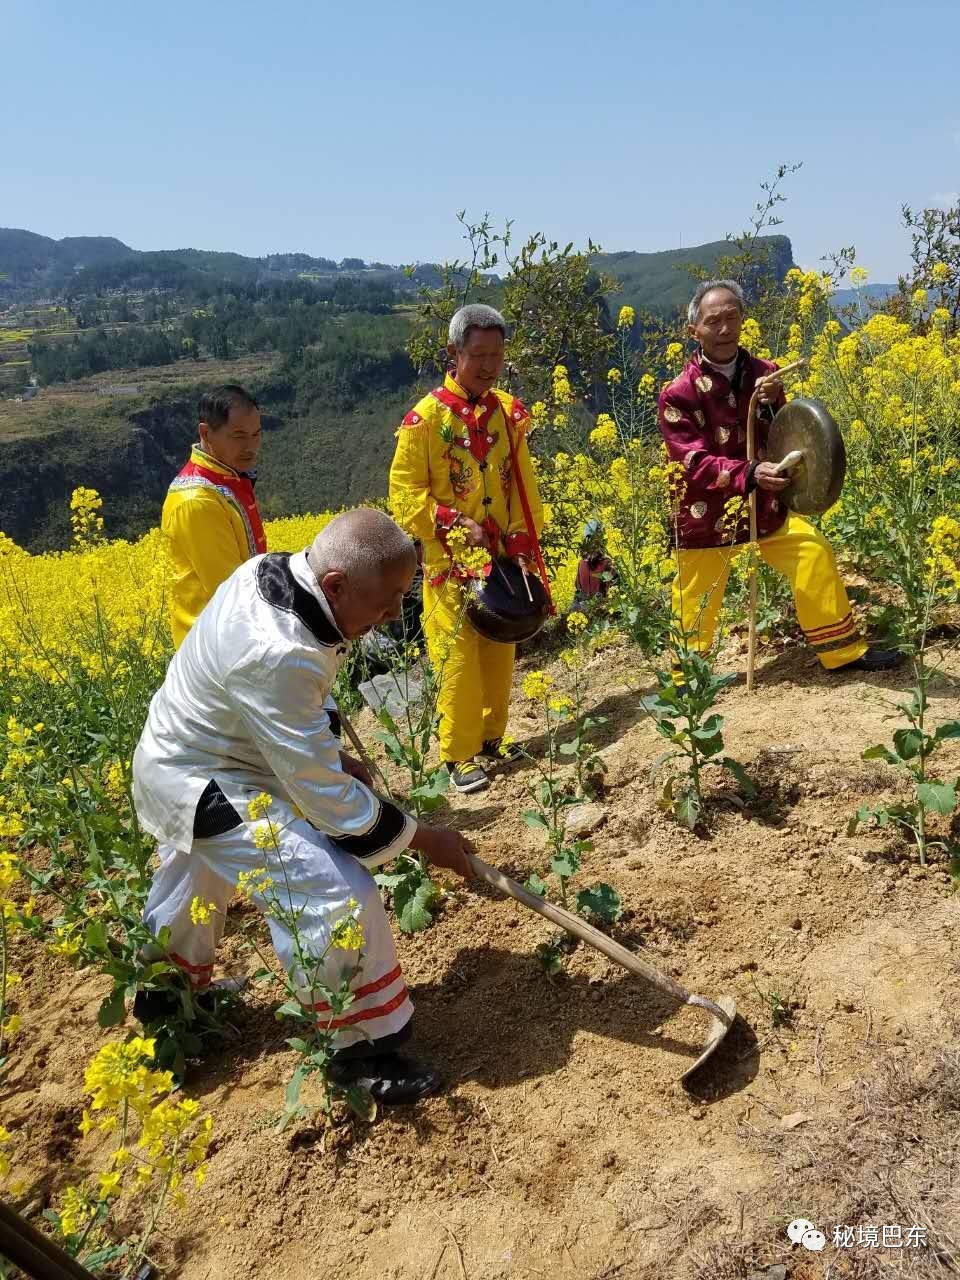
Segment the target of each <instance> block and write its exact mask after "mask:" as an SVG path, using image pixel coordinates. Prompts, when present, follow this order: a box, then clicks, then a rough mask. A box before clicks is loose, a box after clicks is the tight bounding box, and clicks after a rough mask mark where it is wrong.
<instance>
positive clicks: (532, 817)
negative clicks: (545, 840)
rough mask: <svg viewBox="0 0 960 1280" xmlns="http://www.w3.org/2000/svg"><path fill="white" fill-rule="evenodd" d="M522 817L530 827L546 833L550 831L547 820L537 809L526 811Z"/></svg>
mask: <svg viewBox="0 0 960 1280" xmlns="http://www.w3.org/2000/svg"><path fill="white" fill-rule="evenodd" d="M521 817H522V818H523V821H524V822H525V823H526V824H527V826H528V827H540V828H542V829H543V830H544V831H546V830H548V829H549V824H548V823H547V820H546V818H545V817H544V816H543V814H542V813H540V812H539V811H538V810H536V809H526V810H524V812H523V813H522V814H521Z"/></svg>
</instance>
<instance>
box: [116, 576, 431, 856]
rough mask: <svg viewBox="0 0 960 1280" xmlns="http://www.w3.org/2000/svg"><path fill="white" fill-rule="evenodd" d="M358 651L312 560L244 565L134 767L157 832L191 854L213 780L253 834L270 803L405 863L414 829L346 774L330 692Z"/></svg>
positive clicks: (188, 653) (360, 850)
mask: <svg viewBox="0 0 960 1280" xmlns="http://www.w3.org/2000/svg"><path fill="white" fill-rule="evenodd" d="M346 650H347V642H346V640H345V639H344V637H343V636H342V635H341V633H340V631H339V630H338V628H337V626H336V624H335V622H334V620H333V614H332V612H331V610H330V606H329V605H328V603H327V601H326V599H325V597H324V595H323V592H322V591H321V590H320V588H319V586H318V584H317V581H316V579H315V578H314V576H313V573H312V571H311V569H310V567H309V565H308V564H307V556H306V552H305V551H300V552H297V553H296V554H295V555H287V554H283V553H275V552H273V553H268V554H266V555H261V556H255V557H254V558H253V559H252V560H247V561H246V562H245V563H244V564H242V565H241V566H240V567H239V568H238V569H237V570H236V571H235V572H234V573H233V574H231V576H230V577H229V578H228V579H227V580H226V581H225V582H224V583H222V584H221V585H220V586H219V587H218V588H217V591H216V593H215V595H214V597H213V599H212V600H211V601H210V603H209V604H208V605H207V606H206V608H205V609H204V610H203V612H202V613H201V614H200V617H199V618H198V619H197V621H196V622H195V623H194V625H193V627H192V628H191V630H190V632H189V634H188V635H187V637H186V639H185V640H184V642H183V644H182V645H181V646H180V648H179V649H178V650H177V652H176V654H175V655H174V657H173V660H172V662H171V663H170V666H169V668H168V669H167V676H166V679H165V680H164V682H163V685H162V686H161V687H160V689H159V690H158V691H157V693H156V694H155V695H154V697H153V700H152V702H151V703H150V710H149V713H148V715H147V723H146V725H145V726H144V730H143V733H142V735H141V737H140V742H139V743H138V745H137V749H136V752H135V753H134V757H133V789H134V799H135V802H136V807H137V814H138V816H139V818H140V823H141V825H142V826H143V828H144V830H146V831H148V832H149V833H150V834H151V835H153V836H155V837H156V838H157V839H158V840H161V841H165V842H167V843H169V844H172V845H173V846H174V847H175V848H178V849H184V850H188V849H189V848H190V846H191V844H192V842H193V820H194V813H195V811H196V808H197V802H198V800H199V799H200V795H201V793H202V792H203V790H204V788H205V787H206V786H207V784H208V783H209V782H210V781H211V779H212V780H214V781H216V783H217V784H218V785H219V787H220V789H221V791H222V792H223V794H224V795H225V796H226V798H227V799H228V800H229V801H230V803H231V804H232V805H233V807H234V809H236V811H237V813H238V814H239V815H240V817H241V818H242V819H243V821H247V820H248V814H247V805H248V803H249V801H250V800H251V799H252V798H253V797H254V796H256V795H258V794H259V793H260V792H261V791H267V792H269V793H270V794H271V795H275V796H277V798H278V799H280V798H286V799H288V800H289V801H291V802H292V803H293V804H294V805H296V806H297V808H298V809H300V810H301V812H302V813H303V815H304V817H305V818H306V819H307V821H308V822H310V823H311V825H312V826H314V827H316V829H317V830H318V831H322V832H324V833H325V834H326V835H329V836H330V837H332V838H333V840H334V841H335V843H336V844H337V845H338V846H339V847H340V848H342V849H343V850H344V851H345V852H348V853H352V854H354V855H355V856H356V857H358V858H360V859H361V860H362V861H363V862H364V863H366V864H367V865H368V866H378V865H380V864H381V863H383V862H387V861H389V860H390V859H391V858H393V857H395V856H396V855H397V854H398V853H401V852H402V851H403V850H404V849H406V848H407V846H408V845H409V843H410V841H411V840H412V839H413V836H414V833H415V831H416V822H415V820H414V819H413V818H411V817H410V816H408V815H407V814H406V813H404V812H403V811H402V810H401V809H399V808H398V807H397V806H396V805H394V804H392V803H391V802H390V801H388V800H383V799H380V798H379V797H378V796H376V795H374V794H373V792H372V791H370V789H369V788H368V787H365V786H364V785H363V783H361V782H358V781H357V780H356V779H355V778H351V777H350V776H349V774H346V773H344V772H343V770H342V768H341V766H340V757H339V743H338V742H337V739H336V738H335V736H334V733H333V729H332V727H331V714H334V715H335V710H336V709H335V706H334V703H333V701H332V698H331V696H330V691H331V689H332V688H333V682H334V678H335V677H336V674H337V668H338V667H339V666H340V663H341V661H342V660H343V656H344V654H345V653H346Z"/></svg>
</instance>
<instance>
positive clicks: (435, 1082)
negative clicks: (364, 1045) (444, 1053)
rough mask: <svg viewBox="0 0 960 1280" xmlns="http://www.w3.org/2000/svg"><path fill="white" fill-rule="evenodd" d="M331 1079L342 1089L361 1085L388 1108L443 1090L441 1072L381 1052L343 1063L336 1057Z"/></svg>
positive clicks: (404, 1058)
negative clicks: (441, 1088) (441, 1087)
mask: <svg viewBox="0 0 960 1280" xmlns="http://www.w3.org/2000/svg"><path fill="white" fill-rule="evenodd" d="M330 1078H331V1080H333V1082H334V1083H335V1084H338V1085H340V1086H341V1087H342V1088H348V1087H349V1086H350V1085H359V1086H360V1088H362V1089H366V1090H368V1092H369V1093H370V1096H371V1097H372V1098H373V1100H374V1102H376V1103H378V1104H379V1105H381V1106H385V1107H395V1106H400V1105H402V1104H403V1103H409V1102H419V1101H420V1099H421V1098H427V1097H429V1096H430V1094H432V1093H436V1092H437V1091H438V1089H439V1088H440V1075H439V1073H438V1072H436V1071H434V1069H433V1068H432V1067H428V1066H427V1065H426V1064H425V1063H423V1062H417V1061H416V1060H415V1059H414V1058H408V1057H406V1056H405V1055H404V1054H402V1053H378V1054H376V1055H375V1056H373V1057H366V1058H347V1059H346V1060H344V1061H338V1060H337V1058H336V1057H334V1059H333V1061H332V1062H331V1063H330Z"/></svg>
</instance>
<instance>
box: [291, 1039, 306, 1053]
mask: <svg viewBox="0 0 960 1280" xmlns="http://www.w3.org/2000/svg"><path fill="white" fill-rule="evenodd" d="M287 1044H288V1045H289V1046H290V1048H291V1049H296V1051H297V1053H303V1054H307V1053H309V1052H310V1046H309V1045H308V1044H307V1042H306V1040H302V1039H301V1038H300V1036H291V1037H290V1039H289V1040H288V1041H287Z"/></svg>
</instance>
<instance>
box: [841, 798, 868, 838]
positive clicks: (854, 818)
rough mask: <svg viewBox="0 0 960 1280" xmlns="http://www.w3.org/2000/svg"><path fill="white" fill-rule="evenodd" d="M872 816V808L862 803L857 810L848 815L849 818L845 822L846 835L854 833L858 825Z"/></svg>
mask: <svg viewBox="0 0 960 1280" xmlns="http://www.w3.org/2000/svg"><path fill="white" fill-rule="evenodd" d="M872 817H873V810H872V809H871V808H870V807H869V805H865V804H862V805H861V806H860V808H859V809H858V810H857V812H856V813H854V814H852V815H851V816H850V820H849V821H848V823H847V835H848V836H853V835H856V833H857V829H858V827H860V826H861V825H862V824H863V823H865V822H869V821H870V819H871V818H872Z"/></svg>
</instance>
